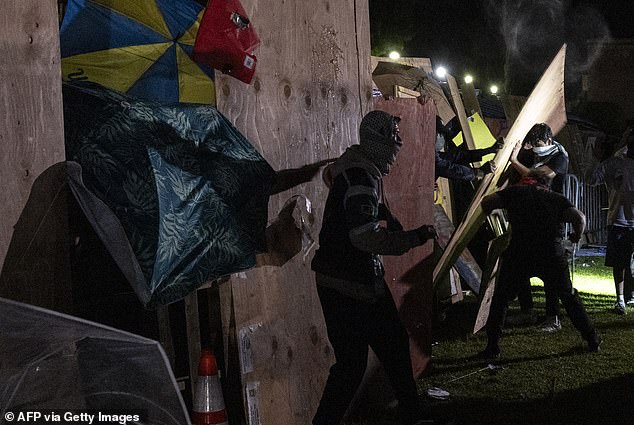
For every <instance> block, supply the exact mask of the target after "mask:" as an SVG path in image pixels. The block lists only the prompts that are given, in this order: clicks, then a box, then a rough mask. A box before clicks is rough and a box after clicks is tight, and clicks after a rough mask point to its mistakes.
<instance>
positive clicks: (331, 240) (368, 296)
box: [311, 111, 435, 425]
mask: <svg viewBox="0 0 634 425" xmlns="http://www.w3.org/2000/svg"><path fill="white" fill-rule="evenodd" d="M398 121H399V118H397V117H394V116H392V115H390V114H388V113H386V112H382V111H373V112H370V113H368V114H367V115H366V116H365V117H364V118H363V120H362V121H361V125H360V128H359V136H360V144H359V145H353V146H351V147H349V148H348V149H347V150H346V151H345V152H344V153H343V154H342V155H341V157H340V158H339V159H338V160H337V161H336V162H335V163H334V164H332V165H330V166H329V167H328V168H327V169H326V170H324V175H325V176H326V177H325V180H326V183H327V184H328V185H329V187H330V191H329V194H328V199H327V201H326V206H325V209H324V215H323V222H322V228H321V232H320V234H319V249H318V250H317V252H316V253H315V257H314V258H313V261H312V264H311V266H312V269H313V270H314V271H315V280H316V283H317V292H318V294H319V300H320V302H321V306H322V310H323V314H324V319H325V322H326V328H327V331H328V339H329V340H330V343H331V345H332V348H333V350H334V354H335V360H336V362H335V364H334V365H333V366H332V367H331V368H330V374H329V376H328V380H327V382H326V386H325V388H324V392H323V395H322V398H321V402H320V403H319V407H318V409H317V412H316V414H315V416H314V418H313V424H314V425H326V424H327V425H335V424H339V423H340V422H341V419H342V418H343V416H344V414H345V412H346V410H347V408H348V405H349V404H350V401H351V400H352V398H353V396H354V394H355V392H356V390H357V388H358V386H359V384H360V383H361V379H362V378H363V374H364V372H365V368H366V364H367V359H368V347H371V348H372V350H373V351H374V352H375V353H376V355H377V357H378V359H379V360H380V361H381V363H382V364H383V366H384V368H385V371H386V372H387V375H388V377H389V380H390V383H391V385H392V387H393V389H394V392H395V394H396V397H397V399H398V402H399V415H400V417H401V421H402V423H403V424H406V425H410V424H415V423H420V422H419V421H422V419H421V412H420V406H419V403H420V400H419V398H418V393H417V390H416V383H415V381H414V378H413V372H412V364H411V360H410V354H409V339H408V335H407V332H406V330H405V328H404V327H403V325H402V323H401V321H400V319H399V316H398V312H397V310H396V306H395V304H394V301H393V299H392V297H391V295H390V292H389V290H388V288H387V285H386V283H385V280H384V278H383V274H384V272H383V264H382V263H381V260H380V258H379V255H400V254H403V253H405V252H407V251H409V250H410V249H411V248H413V247H416V246H419V245H422V244H424V243H425V242H426V241H427V240H429V239H432V238H434V237H435V231H434V228H433V226H429V225H423V226H421V227H419V228H417V229H414V230H408V231H406V230H403V228H402V226H401V225H400V223H399V222H398V220H397V219H396V218H395V217H394V216H393V215H392V214H391V212H390V211H389V210H388V209H387V207H385V205H384V204H382V203H380V200H379V194H380V193H381V178H382V176H384V175H387V174H388V173H389V171H390V167H391V166H392V164H393V163H394V161H395V159H396V155H397V153H398V151H399V149H400V147H401V146H402V141H401V139H400V136H399V134H398V125H397V123H398ZM381 220H385V221H386V222H387V227H383V226H382V225H381V224H380V221H381Z"/></svg>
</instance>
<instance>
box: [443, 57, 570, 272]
mask: <svg viewBox="0 0 634 425" xmlns="http://www.w3.org/2000/svg"><path fill="white" fill-rule="evenodd" d="M565 56H566V46H565V45H564V46H563V47H562V48H561V50H560V51H559V52H558V53H557V55H556V56H555V58H554V59H553V61H552V62H551V64H550V66H549V67H548V69H546V71H545V73H544V75H543V76H542V77H541V78H540V80H539V82H538V83H537V85H536V86H535V88H534V89H533V91H532V93H531V95H530V96H529V97H528V99H527V101H526V103H525V104H524V106H523V108H522V110H521V112H520V113H519V115H518V116H517V119H516V120H515V122H514V123H513V126H512V127H511V129H510V130H509V133H508V135H507V137H506V140H505V143H504V147H503V148H502V149H501V150H500V151H499V152H498V153H497V155H496V157H495V165H496V166H497V170H496V172H495V173H491V174H488V175H486V176H485V178H484V179H483V181H482V183H481V184H480V187H479V188H478V191H477V192H476V194H475V196H474V198H473V201H472V203H471V206H470V207H469V210H468V211H467V214H466V215H465V218H464V219H463V221H462V222H461V223H460V225H459V226H458V228H457V229H456V232H455V233H454V235H453V236H452V238H451V240H450V241H449V243H448V245H447V248H446V249H445V252H444V253H443V255H442V257H441V258H440V261H439V262H438V264H437V265H436V267H435V269H434V282H437V281H439V280H440V279H441V278H442V277H443V276H444V275H445V274H447V273H448V272H449V270H450V268H451V267H452V266H453V264H454V263H455V262H456V259H457V258H458V256H459V255H460V253H461V252H462V251H463V250H464V248H465V247H466V246H467V244H468V243H469V241H470V240H471V239H472V238H473V236H474V235H475V233H476V232H477V231H478V228H479V226H480V225H481V224H482V222H483V221H484V219H485V214H484V212H483V210H482V207H481V206H480V202H481V201H482V198H483V197H484V196H486V195H489V194H491V193H494V192H495V191H497V190H499V189H500V187H501V184H502V180H501V179H500V178H501V177H502V174H503V173H504V171H505V170H506V168H507V166H508V164H509V158H510V157H511V153H512V152H513V148H514V146H515V145H516V143H517V142H520V141H521V140H522V139H523V138H524V136H525V135H526V133H527V132H528V130H530V128H531V127H532V126H533V124H535V123H539V122H545V123H547V124H548V125H550V127H551V128H552V130H553V133H557V132H558V131H559V130H561V129H562V128H563V126H564V125H565V124H566V110H565V103H564V63H565Z"/></svg>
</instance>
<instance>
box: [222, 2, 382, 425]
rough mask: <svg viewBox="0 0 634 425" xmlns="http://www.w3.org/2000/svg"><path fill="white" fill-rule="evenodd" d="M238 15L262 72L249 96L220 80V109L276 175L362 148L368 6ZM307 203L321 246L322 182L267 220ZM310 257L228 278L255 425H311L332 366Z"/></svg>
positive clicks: (282, 5)
mask: <svg viewBox="0 0 634 425" xmlns="http://www.w3.org/2000/svg"><path fill="white" fill-rule="evenodd" d="M242 4H243V6H244V7H245V10H246V12H247V15H248V16H249V17H250V19H251V21H252V23H253V25H254V26H255V28H256V30H257V31H258V34H259V36H260V38H261V40H262V43H261V45H260V47H258V48H257V49H256V51H255V54H256V55H257V57H258V65H257V71H256V74H255V77H254V79H253V82H252V83H251V84H250V85H245V84H243V83H241V82H239V81H237V80H234V79H232V78H230V77H227V76H224V75H219V74H217V79H216V84H217V96H218V109H219V110H220V111H221V112H222V113H223V114H225V115H226V116H227V117H228V118H229V119H230V120H231V121H232V122H233V123H234V124H235V125H236V126H237V128H238V129H239V130H240V131H241V132H242V133H243V134H245V135H246V137H247V138H248V139H249V140H250V141H251V142H252V143H253V145H254V146H256V147H257V148H258V149H259V150H260V152H261V153H262V154H263V155H264V157H265V158H266V159H267V160H268V161H269V163H270V164H271V165H272V166H273V167H274V168H275V169H277V170H284V169H289V168H297V167H300V166H302V165H305V164H311V163H315V162H317V161H319V160H323V159H327V158H335V157H338V156H339V155H340V154H341V153H342V152H343V151H344V150H345V148H346V147H348V146H350V145H352V144H354V143H357V142H358V127H359V123H360V120H361V118H362V116H363V114H364V113H365V112H367V111H368V110H369V101H370V99H371V92H372V82H371V73H370V64H369V58H370V44H369V43H370V36H369V23H368V20H369V11H368V2H367V0H345V1H342V2H338V3H337V4H335V3H332V2H290V1H286V2H276V3H272V2H268V1H261V0H244V1H243V2H242ZM300 194H301V195H304V196H306V197H307V198H308V199H309V200H310V201H311V205H312V211H313V214H314V217H315V223H314V224H313V230H312V237H313V239H315V240H317V236H318V232H319V229H320V225H321V216H322V214H323V208H324V204H325V199H326V196H327V188H326V186H325V185H324V184H323V182H322V180H321V178H319V177H316V178H315V179H313V181H312V182H309V183H306V184H303V185H300V186H297V187H295V188H292V189H290V190H288V191H286V192H282V193H280V194H278V195H275V196H272V197H271V199H270V202H269V217H271V218H274V217H275V216H276V215H277V212H278V211H279V210H280V209H281V208H282V206H283V205H284V203H285V202H286V201H287V200H288V199H289V198H290V197H292V196H293V195H300ZM312 254H313V252H312V251H309V252H307V253H305V252H300V253H299V254H298V255H296V256H295V257H294V258H293V259H292V260H291V261H289V262H287V263H286V264H284V265H283V266H281V267H273V266H264V267H260V268H257V269H254V270H250V271H248V272H246V273H240V274H239V275H235V276H233V277H232V279H231V282H230V284H231V291H232V294H233V308H234V320H235V332H236V333H237V335H235V337H236V338H237V345H238V347H239V351H240V352H239V355H240V371H230V373H236V372H237V373H240V374H241V377H242V387H243V395H244V399H245V410H246V416H247V421H248V422H249V423H250V424H271V425H273V424H274V425H285V424H288V425H291V424H293V425H295V424H299V425H302V424H310V422H311V420H312V416H313V415H314V413H315V411H316V408H317V405H318V402H319V399H320V397H321V392H322V389H323V386H324V384H325V380H326V377H327V374H328V369H329V367H330V366H331V365H332V363H333V361H334V357H333V354H332V349H331V347H330V345H329V342H328V338H327V335H326V330H325V326H324V323H323V315H322V312H321V306H320V304H319V299H318V297H317V291H316V289H315V282H314V273H313V272H312V271H311V269H310V261H311V258H312ZM230 307H231V306H228V305H223V308H224V309H227V308H230ZM227 402H228V403H229V402H235V400H227Z"/></svg>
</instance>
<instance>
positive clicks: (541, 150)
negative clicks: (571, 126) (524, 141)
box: [533, 144, 557, 156]
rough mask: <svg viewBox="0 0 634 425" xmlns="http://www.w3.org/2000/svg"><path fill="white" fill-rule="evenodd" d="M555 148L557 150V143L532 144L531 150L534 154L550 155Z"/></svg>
mask: <svg viewBox="0 0 634 425" xmlns="http://www.w3.org/2000/svg"><path fill="white" fill-rule="evenodd" d="M556 150H557V145H555V144H552V145H546V146H534V147H533V152H535V154H536V155H537V156H546V155H550V154H551V153H554V152H555V151H556Z"/></svg>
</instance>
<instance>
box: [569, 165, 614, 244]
mask: <svg viewBox="0 0 634 425" xmlns="http://www.w3.org/2000/svg"><path fill="white" fill-rule="evenodd" d="M564 196H565V197H566V198H568V200H569V201H570V202H572V203H573V205H574V206H575V208H578V209H579V210H581V212H583V213H584V214H585V215H586V233H585V236H586V241H587V243H588V244H589V245H605V244H606V242H607V228H606V211H605V209H604V208H603V204H604V203H605V202H604V201H605V200H606V199H607V193H606V189H605V186H604V185H599V186H590V185H588V184H586V183H584V182H583V181H580V179H579V178H578V177H577V176H576V175H574V174H567V175H566V179H565V180H564ZM570 232H571V226H570V224H567V225H566V230H565V237H566V238H567V237H568V235H569V234H570Z"/></svg>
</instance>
